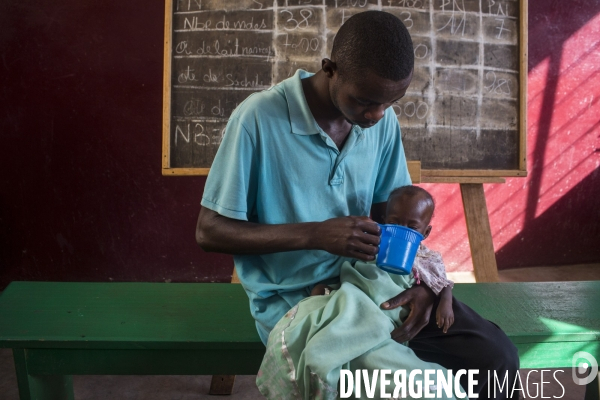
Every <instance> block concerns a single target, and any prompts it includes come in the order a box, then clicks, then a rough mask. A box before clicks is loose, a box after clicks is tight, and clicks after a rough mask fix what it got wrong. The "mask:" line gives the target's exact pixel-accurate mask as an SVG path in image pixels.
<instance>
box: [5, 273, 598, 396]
mask: <svg viewBox="0 0 600 400" xmlns="http://www.w3.org/2000/svg"><path fill="white" fill-rule="evenodd" d="M455 295H456V297H457V298H459V299H460V300H462V301H464V302H465V303H467V304H469V305H470V306H472V307H473V308H474V309H475V310H477V311H478V312H479V313H481V314H482V315H483V316H485V317H486V318H488V319H490V320H492V321H494V322H496V323H497V324H498V325H500V326H501V327H502V328H503V329H504V330H505V331H506V332H507V334H508V335H509V337H510V338H511V339H512V341H513V342H514V343H515V344H516V346H517V347H518V349H519V354H520V357H521V366H522V368H542V367H543V368H560V367H571V362H572V357H573V354H574V353H575V352H577V351H586V352H588V353H590V354H592V355H594V357H596V358H597V359H599V360H600V347H599V343H600V308H599V307H598V306H599V305H600V282H557V283H477V284H457V285H456V288H455ZM0 347H4V348H12V349H13V352H14V359H15V367H16V371H17V379H18V384H19V392H20V396H21V399H22V400H26V399H37V400H46V399H53V400H56V399H72V398H73V388H72V375H105V374H107V375H108V374H110V375H129V374H131V375H146V374H151V375H161V374H164V375H212V374H221V375H254V374H256V372H257V371H258V368H259V365H260V363H261V360H262V356H263V352H264V346H263V345H262V343H261V342H260V340H259V338H258V335H257V333H256V330H255V327H254V321H253V320H252V318H251V317H250V313H249V311H248V299H247V297H246V294H245V293H244V291H243V289H242V287H241V285H232V284H219V283H215V284H188V283H178V284H164V283H56V282H13V283H11V284H10V285H9V286H8V287H7V288H6V290H5V291H4V293H3V294H2V295H1V296H0ZM586 399H598V389H597V384H594V385H588V389H587V393H586Z"/></svg>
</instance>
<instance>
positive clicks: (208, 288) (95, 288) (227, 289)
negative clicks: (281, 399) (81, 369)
mask: <svg viewBox="0 0 600 400" xmlns="http://www.w3.org/2000/svg"><path fill="white" fill-rule="evenodd" d="M248 304H249V302H248V297H247V296H246V293H245V292H244V291H243V289H242V288H241V286H240V285H231V284H196V283H178V284H165V283H118V282H114V283H65V282H13V283H11V284H10V285H9V286H8V287H7V288H6V290H5V291H4V293H3V294H2V296H0V347H12V348H15V347H19V348H36V347H37V348H81V349H188V350H189V349H209V348H210V349H219V348H223V349H225V348H227V349H261V350H263V351H264V346H263V344H262V343H261V342H260V339H259V337H258V334H257V333H256V327H255V325H254V320H253V319H252V316H251V315H250V313H249V306H248Z"/></svg>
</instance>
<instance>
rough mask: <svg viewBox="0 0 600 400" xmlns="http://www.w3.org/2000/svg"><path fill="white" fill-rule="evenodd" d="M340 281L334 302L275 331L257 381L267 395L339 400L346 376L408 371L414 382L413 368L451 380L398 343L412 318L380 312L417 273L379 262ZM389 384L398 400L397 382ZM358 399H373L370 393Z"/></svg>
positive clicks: (346, 271)
mask: <svg viewBox="0 0 600 400" xmlns="http://www.w3.org/2000/svg"><path fill="white" fill-rule="evenodd" d="M340 281H341V286H340V287H339V289H338V290H334V291H332V292H331V294H330V295H324V296H312V297H308V298H306V299H304V300H302V301H301V302H300V303H298V304H297V305H296V306H295V307H294V308H292V309H291V310H290V311H289V312H288V313H287V314H286V315H285V316H284V317H283V318H282V319H281V320H280V321H279V322H278V323H277V325H276V326H275V328H274V329H273V330H272V331H271V333H270V335H269V341H268V344H267V351H266V354H265V357H264V359H263V362H262V365H261V368H260V371H259V374H258V377H257V380H256V383H257V385H258V388H259V390H260V391H261V393H262V394H263V395H265V396H266V397H267V398H269V399H277V400H281V399H311V400H312V399H336V398H339V394H338V381H339V378H340V370H341V369H348V370H350V371H352V372H353V373H354V371H355V370H357V369H366V370H369V371H373V370H374V369H389V370H391V371H392V373H393V372H394V371H396V370H406V371H407V376H408V374H409V373H410V371H411V370H413V369H421V370H425V369H436V370H442V371H444V373H445V374H447V371H446V370H445V369H444V368H443V367H441V366H440V365H438V364H433V363H428V362H425V361H422V360H420V359H419V358H418V357H417V356H416V355H415V354H414V353H413V351H412V350H411V349H410V348H409V347H408V346H405V345H403V344H400V343H397V342H395V341H394V340H392V339H391V337H390V333H391V332H392V330H394V328H396V327H398V326H399V325H401V324H402V320H403V319H405V318H406V316H407V315H408V311H407V310H406V309H404V308H401V309H396V310H389V311H384V310H382V309H381V308H380V306H379V305H380V304H381V303H383V302H384V301H386V300H388V299H390V298H392V297H394V296H396V295H398V294H399V293H400V292H402V291H404V290H406V289H408V288H410V287H411V286H412V285H413V283H414V278H413V276H412V274H411V275H405V276H402V275H393V274H388V273H387V272H385V271H383V270H381V269H379V268H378V267H377V266H376V265H375V264H373V263H364V262H355V264H354V265H352V264H350V263H349V262H346V263H344V265H343V266H342V269H341V273H340ZM421 378H422V375H421ZM388 379H390V380H392V384H391V386H389V388H390V390H387V392H390V393H391V392H393V388H394V385H393V378H392V376H388ZM376 382H377V387H376V388H375V398H380V397H379V393H380V387H379V383H380V382H379V379H378V380H377V381H376ZM420 384H423V382H422V379H421V383H420ZM433 389H435V388H433ZM357 398H358V397H357ZM359 398H361V399H363V398H364V399H366V398H368V397H367V393H366V392H365V390H364V389H363V390H362V391H361V396H360V397H359ZM371 398H372V397H371ZM405 398H409V399H412V398H413V397H410V396H408V397H405ZM419 398H422V397H419ZM436 398H440V399H454V397H436Z"/></svg>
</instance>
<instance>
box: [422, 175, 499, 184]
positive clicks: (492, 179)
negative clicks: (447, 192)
mask: <svg viewBox="0 0 600 400" xmlns="http://www.w3.org/2000/svg"><path fill="white" fill-rule="evenodd" d="M421 183H506V179H504V178H502V177H499V176H444V177H439V176H430V177H425V178H423V180H422V181H421Z"/></svg>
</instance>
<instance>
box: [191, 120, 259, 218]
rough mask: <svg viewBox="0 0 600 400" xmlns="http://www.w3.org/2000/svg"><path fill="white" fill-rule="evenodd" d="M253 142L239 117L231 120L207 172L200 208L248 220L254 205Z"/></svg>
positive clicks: (255, 177) (255, 179)
mask: <svg viewBox="0 0 600 400" xmlns="http://www.w3.org/2000/svg"><path fill="white" fill-rule="evenodd" d="M256 157H257V155H256V151H255V142H254V141H253V140H252V137H251V134H250V132H249V131H248V130H247V129H246V127H245V126H244V125H243V124H242V122H241V121H240V119H239V118H231V119H230V120H229V122H228V123H227V127H226V128H225V133H224V135H223V141H222V142H221V145H220V146H219V149H218V150H217V154H216V156H215V159H214V161H213V163H212V166H211V168H210V172H209V173H208V178H207V179H206V185H205V187H204V194H203V196H202V202H201V204H202V206H203V207H206V208H209V209H211V210H213V211H215V212H217V213H219V214H221V215H223V216H225V217H228V218H233V219H238V220H245V221H248V220H249V219H250V216H251V215H252V212H253V208H254V205H255V203H256V185H257V171H256V170H257V160H256Z"/></svg>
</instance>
